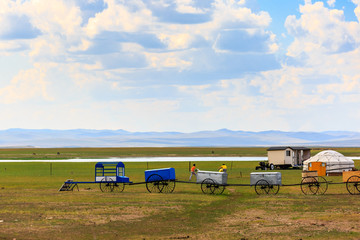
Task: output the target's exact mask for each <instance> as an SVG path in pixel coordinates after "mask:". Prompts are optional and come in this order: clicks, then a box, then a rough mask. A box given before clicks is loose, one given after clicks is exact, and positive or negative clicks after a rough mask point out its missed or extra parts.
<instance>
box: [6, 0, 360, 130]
mask: <svg viewBox="0 0 360 240" xmlns="http://www.w3.org/2000/svg"><path fill="white" fill-rule="evenodd" d="M359 20H360V0H341V1H340V0H323V1H316V0H312V1H311V0H305V1H304V0H291V1H289V0H206V1H204V0H131V1H128V0H1V1H0V26H1V27H0V73H1V75H0V112H1V115H0V116H1V117H0V119H1V120H0V129H9V128H28V129H77V128H84V129H124V130H127V131H134V132H136V131H137V132H147V131H180V132H195V131H203V130H217V129H222V128H227V129H231V130H245V131H266V130H281V131H316V132H319V131H360V124H359V123H360V71H359V67H360V24H359Z"/></svg>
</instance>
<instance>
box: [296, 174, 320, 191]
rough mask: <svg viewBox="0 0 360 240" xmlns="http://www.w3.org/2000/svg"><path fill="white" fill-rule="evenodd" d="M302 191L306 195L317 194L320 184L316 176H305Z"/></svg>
mask: <svg viewBox="0 0 360 240" xmlns="http://www.w3.org/2000/svg"><path fill="white" fill-rule="evenodd" d="M300 187H301V191H302V192H303V193H304V194H305V195H311V194H316V193H317V191H318V190H319V184H318V181H317V180H316V178H314V177H304V178H303V179H302V181H301V185H300Z"/></svg>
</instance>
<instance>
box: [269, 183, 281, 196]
mask: <svg viewBox="0 0 360 240" xmlns="http://www.w3.org/2000/svg"><path fill="white" fill-rule="evenodd" d="M279 189H280V186H279V185H269V194H274V195H276V194H277V193H278V192H279Z"/></svg>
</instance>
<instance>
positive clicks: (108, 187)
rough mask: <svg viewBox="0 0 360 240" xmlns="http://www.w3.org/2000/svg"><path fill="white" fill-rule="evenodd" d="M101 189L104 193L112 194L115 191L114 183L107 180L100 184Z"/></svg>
mask: <svg viewBox="0 0 360 240" xmlns="http://www.w3.org/2000/svg"><path fill="white" fill-rule="evenodd" d="M100 189H101V191H102V192H112V191H113V190H114V182H113V181H112V180H111V179H109V180H106V179H105V178H104V179H103V180H101V182H100Z"/></svg>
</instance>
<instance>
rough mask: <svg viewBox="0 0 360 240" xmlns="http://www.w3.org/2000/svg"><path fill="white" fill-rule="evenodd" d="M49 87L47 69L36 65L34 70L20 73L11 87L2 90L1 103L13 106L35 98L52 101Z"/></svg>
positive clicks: (0, 91)
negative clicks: (12, 104)
mask: <svg viewBox="0 0 360 240" xmlns="http://www.w3.org/2000/svg"><path fill="white" fill-rule="evenodd" d="M47 87H48V82H47V81H46V69H45V68H44V67H42V66H40V65H38V64H36V65H35V66H34V68H33V69H28V70H22V71H20V72H19V74H18V75H17V76H16V77H14V78H13V79H12V80H11V82H10V84H9V85H7V86H6V87H4V88H1V89H0V102H1V103H3V104H4V103H5V104H11V103H15V102H18V101H26V100H29V99H33V98H35V99H43V100H46V101H51V100H53V98H52V97H51V96H49V94H48V89H47Z"/></svg>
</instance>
